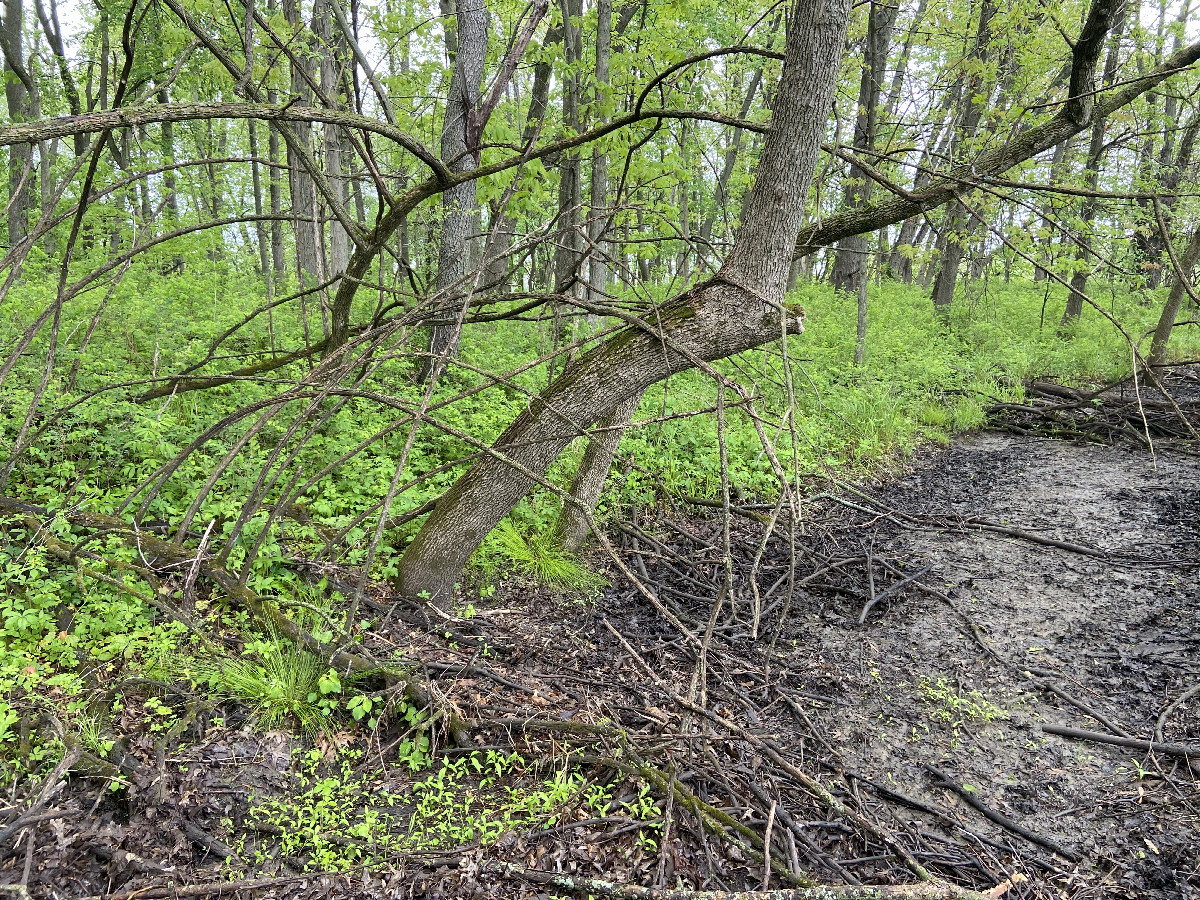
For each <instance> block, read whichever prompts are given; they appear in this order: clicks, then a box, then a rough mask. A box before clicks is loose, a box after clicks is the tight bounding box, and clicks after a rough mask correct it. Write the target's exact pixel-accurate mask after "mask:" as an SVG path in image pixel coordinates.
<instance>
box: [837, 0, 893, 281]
mask: <svg viewBox="0 0 1200 900" xmlns="http://www.w3.org/2000/svg"><path fill="white" fill-rule="evenodd" d="M899 9H900V7H899V5H897V4H888V3H872V4H871V10H870V14H869V16H868V22H867V36H866V52H865V53H864V54H863V70H862V78H861V80H860V82H859V86H858V115H857V117H856V118H855V121H854V149H855V150H856V151H858V152H862V151H864V150H873V149H875V137H876V132H877V131H878V126H879V98H880V95H881V94H882V93H883V74H884V67H885V66H886V65H887V55H888V47H889V46H890V45H891V41H892V26H893V25H895V23H896V13H897V12H898V11H899ZM873 184H874V182H872V181H871V179H870V178H868V177H867V174H866V173H865V172H864V171H863V170H862V169H860V168H859V167H858V166H851V167H850V173H849V177H848V178H847V179H846V189H845V198H844V200H843V201H842V202H843V205H844V206H845V207H846V208H847V209H856V208H858V207H860V206H866V205H867V204H868V203H870V202H871V188H872V186H873ZM869 256H870V252H869V251H868V249H867V237H866V235H862V234H856V235H854V236H852V237H848V238H843V239H842V240H840V241H838V245H837V257H836V258H835V259H834V261H833V274H832V275H831V276H830V281H831V282H832V284H833V287H834V289H835V290H839V291H846V292H847V293H849V294H851V295H853V296H855V297H857V296H858V295H859V294H861V293H862V290H863V286H864V285H865V284H866V283H867V260H868V257H869Z"/></svg>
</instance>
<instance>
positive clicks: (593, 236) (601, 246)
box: [585, 0, 620, 536]
mask: <svg viewBox="0 0 1200 900" xmlns="http://www.w3.org/2000/svg"><path fill="white" fill-rule="evenodd" d="M612 15H613V9H612V0H598V2H597V3H596V76H595V88H594V90H595V93H594V94H593V96H592V104H591V105H592V116H591V119H592V123H591V124H592V127H596V126H598V125H602V124H604V123H605V122H606V121H607V120H608V116H607V114H606V110H605V106H604V104H605V103H606V102H607V100H608V86H609V61H610V59H611V57H612ZM608 215H609V211H608V155H607V154H606V153H604V152H603V151H601V150H600V149H599V148H598V147H595V146H594V148H593V150H592V176H591V184H590V185H589V198H588V227H587V234H588V242H589V243H590V244H591V247H590V250H591V255H590V256H589V257H588V301H589V302H591V303H603V302H604V301H605V300H606V299H607V294H608V259H607V257H608V245H607V242H606V241H605V240H604V236H605V232H606V231H607V230H608ZM619 439H620V438H619V437H618V440H619ZM605 471H606V472H607V469H606V470H605ZM597 496H598V495H597ZM585 536H586V535H585Z"/></svg>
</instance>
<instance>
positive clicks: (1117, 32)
mask: <svg viewBox="0 0 1200 900" xmlns="http://www.w3.org/2000/svg"><path fill="white" fill-rule="evenodd" d="M1122 9H1123V10H1124V9H1127V7H1122ZM1124 27H1125V15H1124V13H1122V14H1120V15H1119V16H1118V18H1117V21H1116V22H1115V23H1113V28H1112V35H1111V37H1110V38H1109V45H1108V58H1107V59H1105V61H1104V84H1105V86H1106V87H1107V86H1108V85H1110V84H1112V83H1113V81H1114V80H1115V79H1116V76H1117V55H1118V53H1119V51H1120V46H1121V32H1122V30H1123V29H1124ZM1107 121H1108V120H1107V119H1106V118H1105V117H1104V116H1097V117H1096V120H1095V121H1094V122H1092V134H1091V138H1090V140H1089V141H1088V155H1087V164H1086V166H1085V175H1084V184H1085V185H1086V187H1087V189H1088V190H1089V191H1095V190H1096V189H1097V188H1098V187H1099V186H1100V164H1101V161H1102V160H1103V158H1104V134H1105V126H1106V124H1107ZM1098 206H1099V202H1098V200H1097V199H1096V197H1095V196H1091V197H1085V198H1084V200H1083V206H1082V208H1081V209H1080V216H1079V217H1080V220H1081V221H1082V223H1083V224H1082V227H1081V229H1080V234H1079V246H1078V248H1077V250H1076V255H1075V265H1076V269H1075V272H1074V274H1072V276H1071V291H1070V293H1069V294H1068V296H1067V305H1066V308H1065V309H1064V310H1063V316H1062V321H1061V322H1059V328H1065V327H1066V326H1068V325H1070V324H1071V323H1072V322H1074V321H1076V320H1077V319H1078V318H1079V316H1080V315H1081V314H1082V313H1083V298H1084V297H1085V296H1086V294H1087V283H1088V270H1087V266H1088V265H1090V260H1091V257H1092V255H1093V254H1092V251H1091V242H1092V237H1091V235H1090V234H1089V232H1090V231H1091V229H1092V225H1093V224H1094V223H1095V221H1096V210H1097V208H1098Z"/></svg>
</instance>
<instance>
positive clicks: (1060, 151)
mask: <svg viewBox="0 0 1200 900" xmlns="http://www.w3.org/2000/svg"><path fill="white" fill-rule="evenodd" d="M1070 152H1071V141H1070V140H1065V141H1063V142H1062V143H1060V144H1056V145H1055V147H1054V155H1053V156H1052V157H1051V159H1050V183H1051V184H1058V183H1059V182H1060V181H1061V180H1062V172H1063V169H1064V167H1065V166H1066V162H1067V157H1068V155H1069V154H1070ZM1043 209H1045V207H1043ZM1052 228H1053V223H1052V221H1051V219H1050V215H1049V213H1048V212H1047V213H1046V215H1043V216H1042V230H1043V231H1050V230H1051V229H1052ZM1046 256H1047V257H1049V260H1050V262H1053V261H1054V259H1055V255H1054V244H1053V241H1051V242H1050V243H1049V244H1048V246H1047V249H1046ZM1048 277H1049V272H1048V270H1047V269H1046V268H1045V267H1044V266H1035V267H1034V270H1033V280H1034V281H1044V280H1046V278H1048Z"/></svg>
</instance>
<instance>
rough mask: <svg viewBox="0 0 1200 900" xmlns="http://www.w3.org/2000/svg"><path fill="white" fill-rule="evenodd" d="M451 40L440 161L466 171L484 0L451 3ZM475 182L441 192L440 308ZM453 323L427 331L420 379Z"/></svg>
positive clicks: (461, 254)
mask: <svg viewBox="0 0 1200 900" xmlns="http://www.w3.org/2000/svg"><path fill="white" fill-rule="evenodd" d="M456 7H457V8H456V23H455V28H454V30H453V35H454V37H453V40H451V38H450V32H449V31H448V32H447V38H446V41H447V48H448V49H449V48H450V47H451V46H453V48H454V49H453V59H454V69H453V71H452V73H451V75H450V89H449V92H448V95H447V97H446V113H445V118H444V119H443V121H442V145H441V157H442V161H443V162H445V163H446V165H447V167H448V168H449V169H450V170H451V171H452V172H469V171H470V170H471V169H473V168H475V167H476V166H477V165H479V155H478V154H479V148H478V147H469V146H468V142H467V128H468V124H469V121H470V117H471V115H472V114H473V113H474V112H475V110H476V108H477V107H478V106H479V99H480V91H481V87H482V83H483V63H484V58H485V57H486V55H487V8H486V5H485V3H484V0H459V2H458V3H457V4H456ZM476 207H477V203H476V199H475V182H474V181H464V182H462V183H461V184H456V185H454V186H453V187H451V188H449V189H447V190H446V191H445V192H444V193H443V194H442V238H441V243H440V247H439V250H438V268H437V276H436V277H435V279H434V284H433V288H434V294H435V296H436V297H437V299H438V302H439V304H440V305H442V306H444V296H445V294H447V293H449V292H450V291H451V290H452V289H453V288H454V287H455V286H456V285H458V284H459V283H460V282H462V280H463V278H464V277H465V276H466V274H467V264H468V262H469V261H470V246H469V245H470V236H471V222H472V221H473V220H474V217H475V212H476ZM453 340H454V326H453V325H434V326H432V327H431V328H430V331H429V354H430V355H429V358H428V359H427V360H426V361H425V364H424V365H423V367H422V370H421V380H425V379H426V378H428V377H429V376H430V375H432V374H433V372H434V369H435V368H436V365H437V359H438V357H439V356H441V355H442V354H444V353H448V352H453V347H452V346H451V342H452V341H453Z"/></svg>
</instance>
